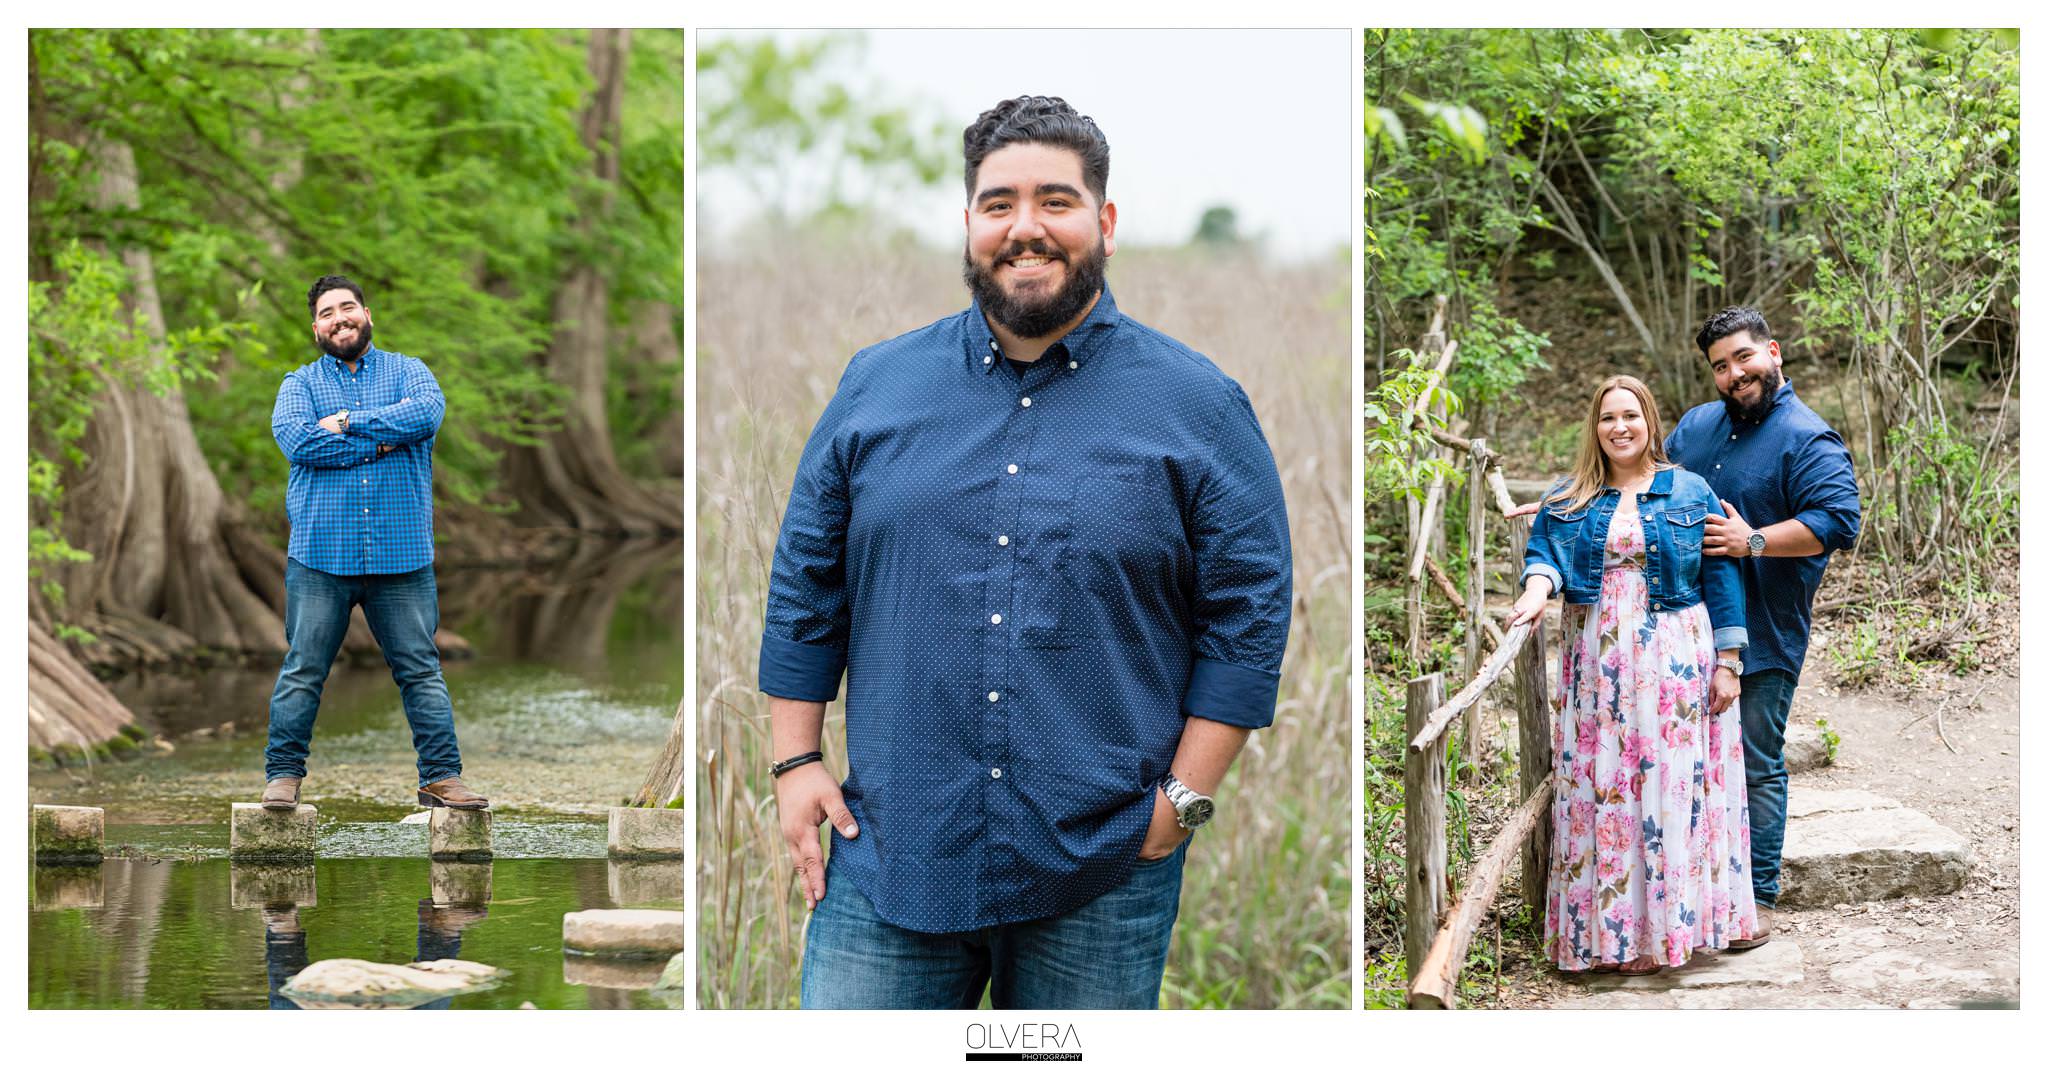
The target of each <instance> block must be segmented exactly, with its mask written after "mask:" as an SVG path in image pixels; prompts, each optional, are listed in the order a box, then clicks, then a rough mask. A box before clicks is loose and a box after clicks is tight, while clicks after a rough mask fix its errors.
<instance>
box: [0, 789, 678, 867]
mask: <svg viewBox="0 0 2048 1067" xmlns="http://www.w3.org/2000/svg"><path fill="white" fill-rule="evenodd" d="M676 814H678V815H681V814H682V812H680V811H679V812H676ZM106 837H107V813H106V811H105V810H104V809H101V808H84V807H73V806H69V805H63V804H36V805H33V806H31V807H30V808H29V839H30V840H31V841H32V842H34V848H35V854H36V863H37V865H39V866H44V867H66V866H91V865H93V864H96V863H99V862H100V861H101V859H103V858H104V857H105V854H106Z"/></svg>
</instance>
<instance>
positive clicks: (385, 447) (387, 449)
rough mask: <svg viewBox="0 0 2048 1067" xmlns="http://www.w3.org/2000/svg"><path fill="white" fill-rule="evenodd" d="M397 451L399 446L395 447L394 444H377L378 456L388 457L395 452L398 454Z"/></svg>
mask: <svg viewBox="0 0 2048 1067" xmlns="http://www.w3.org/2000/svg"><path fill="white" fill-rule="evenodd" d="M396 451H398V446H397V445H394V444H387V443H385V442H383V441H379V442H377V454H378V455H380V456H388V455H390V454H391V453H393V452H396Z"/></svg>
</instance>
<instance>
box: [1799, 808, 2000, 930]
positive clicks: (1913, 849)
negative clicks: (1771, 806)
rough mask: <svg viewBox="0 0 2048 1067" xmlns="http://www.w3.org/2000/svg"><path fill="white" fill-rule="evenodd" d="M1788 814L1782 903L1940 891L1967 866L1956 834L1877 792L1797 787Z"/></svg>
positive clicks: (1820, 904)
mask: <svg viewBox="0 0 2048 1067" xmlns="http://www.w3.org/2000/svg"><path fill="white" fill-rule="evenodd" d="M1786 814H1787V816H1788V818H1787V821H1786V824H1785V851H1784V861H1783V864H1784V865H1783V872H1782V874H1781V875H1780V878H1779V882H1780V885H1781V886H1782V887H1783V891H1782V893H1781V895H1780V896H1779V898H1778V904H1779V906H1780V907H1784V908H1826V907H1832V906H1834V905H1836V904H1853V903H1860V902H1863V901H1869V900H1886V899H1890V898H1892V897H1904V896H1921V897H1927V896H1940V895H1942V894H1945V893H1953V892H1955V891H1956V890H1958V889H1961V888H1962V886H1963V880H1964V879H1965V878H1967V877H1968V876H1969V873H1970V864H1971V854H1970V843H1969V842H1968V841H1967V840H1965V839H1964V838H1963V836H1962V835H1961V834H1958V833H1956V832H1955V831H1954V830H1951V829H1949V828H1947V827H1945V826H1943V825H1941V824H1940V823H1937V822H1935V821H1934V820H1933V819H1931V818H1928V817H1927V816H1926V815H1925V814H1922V813H1921V812H1918V811H1915V810H1913V809H1912V808H1907V807H1901V806H1900V805H1899V804H1898V802H1896V801H1893V800H1889V799H1887V798H1885V797H1881V796H1878V795H1877V794H1875V793H1869V792H1865V791H1864V790H1860V789H1842V790H1821V789H1797V788H1795V789H1793V790H1792V795H1791V802H1790V804H1789V808H1788V811H1787V813H1786Z"/></svg>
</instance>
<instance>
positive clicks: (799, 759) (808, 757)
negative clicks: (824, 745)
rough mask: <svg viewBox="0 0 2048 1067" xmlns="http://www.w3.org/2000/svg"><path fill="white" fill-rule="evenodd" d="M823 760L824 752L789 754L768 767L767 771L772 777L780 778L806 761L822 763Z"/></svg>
mask: <svg viewBox="0 0 2048 1067" xmlns="http://www.w3.org/2000/svg"><path fill="white" fill-rule="evenodd" d="M824 760H825V754H824V753H823V752H806V753H804V754H803V755H801V756H791V757H789V758H788V759H786V760H783V761H782V762H781V763H777V764H773V765H771V766H770V767H769V768H768V773H769V774H770V775H771V776H773V777H776V778H780V777H782V776H783V775H785V774H788V773H789V772H790V771H793V770H795V769H797V768H798V767H801V766H803V765H804V764H806V763H822V762H824Z"/></svg>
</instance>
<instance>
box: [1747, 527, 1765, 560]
mask: <svg viewBox="0 0 2048 1067" xmlns="http://www.w3.org/2000/svg"><path fill="white" fill-rule="evenodd" d="M1749 554H1750V555H1752V556H1761V555H1763V554H1764V535H1762V534H1760V533H1753V534H1750V535H1749Z"/></svg>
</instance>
